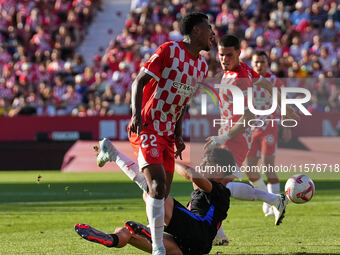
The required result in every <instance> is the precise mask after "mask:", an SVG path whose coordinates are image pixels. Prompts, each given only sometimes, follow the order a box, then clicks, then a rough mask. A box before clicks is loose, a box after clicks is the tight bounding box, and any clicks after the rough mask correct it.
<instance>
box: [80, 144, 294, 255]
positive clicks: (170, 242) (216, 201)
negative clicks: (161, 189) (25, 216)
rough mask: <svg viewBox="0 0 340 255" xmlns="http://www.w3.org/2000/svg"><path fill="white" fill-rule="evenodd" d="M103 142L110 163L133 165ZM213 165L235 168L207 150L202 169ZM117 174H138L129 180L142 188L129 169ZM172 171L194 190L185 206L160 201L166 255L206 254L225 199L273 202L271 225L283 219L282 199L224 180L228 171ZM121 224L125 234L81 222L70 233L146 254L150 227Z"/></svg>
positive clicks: (226, 155) (228, 158) (227, 157)
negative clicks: (184, 179)
mask: <svg viewBox="0 0 340 255" xmlns="http://www.w3.org/2000/svg"><path fill="white" fill-rule="evenodd" d="M104 140H105V139H104ZM107 141H108V140H107ZM106 144H107V147H106V148H105V149H104V151H103V153H106V154H107V157H110V160H111V161H115V162H116V163H117V164H118V165H119V166H120V165H122V162H120V161H122V160H124V161H125V165H137V163H136V162H133V161H132V160H131V159H129V158H128V157H126V156H123V154H122V153H121V152H119V151H118V150H117V149H116V148H115V147H114V146H113V145H112V143H111V142H110V141H108V142H106ZM122 156H123V157H122ZM216 165H219V166H221V165H223V166H231V167H233V166H235V160H234V158H233V155H232V153H230V152H229V151H227V150H225V149H222V148H212V149H209V150H207V151H206V152H205V157H204V161H203V162H202V165H201V166H202V167H206V168H209V167H211V166H216ZM122 170H123V171H124V173H125V174H127V175H128V176H129V177H130V176H133V175H134V176H139V178H134V181H135V182H136V183H137V184H138V186H139V187H141V188H142V189H143V190H144V191H146V190H147V188H148V187H147V185H146V180H144V181H143V179H145V177H144V175H143V174H141V173H140V172H139V171H136V169H131V168H122ZM176 171H177V172H178V173H179V174H180V175H182V176H183V177H184V178H186V179H188V180H190V181H192V182H193V184H194V186H195V187H196V189H195V190H194V191H193V192H192V194H191V200H190V201H189V203H188V208H186V207H184V206H183V205H181V204H180V203H179V202H177V201H176V200H175V199H174V198H172V197H167V198H166V200H165V218H164V219H165V220H164V224H165V225H166V228H165V232H167V233H169V234H171V235H164V244H165V248H166V254H168V255H169V254H195V255H196V254H207V253H209V251H210V250H211V247H212V241H213V239H214V238H215V236H216V232H217V230H218V229H219V227H220V225H221V223H222V221H223V220H224V219H225V218H226V216H227V211H228V209H229V202H230V196H233V197H235V198H238V199H244V200H255V199H260V200H263V201H267V202H268V203H270V204H272V205H273V206H274V208H275V209H274V211H275V212H277V213H278V218H277V221H276V223H275V224H276V225H278V224H280V223H281V220H282V219H283V217H284V212H285V207H286V204H287V200H286V198H285V195H282V196H278V195H275V194H270V193H267V192H264V191H262V190H258V189H255V188H252V187H251V186H250V185H247V184H244V183H235V182H228V181H227V179H226V178H225V177H226V176H228V175H230V174H231V173H230V172H227V171H225V172H223V171H221V172H219V173H214V176H211V175H210V176H209V179H208V178H207V177H208V176H206V175H201V174H200V173H198V172H196V171H195V170H194V169H193V168H191V167H189V166H185V165H182V164H176ZM203 172H205V171H203ZM227 182H228V183H227ZM240 185H243V186H245V187H247V191H246V192H245V189H240V188H239V187H240ZM125 225H126V227H127V228H128V229H129V230H130V231H129V230H128V229H127V228H118V229H116V231H115V233H114V234H106V233H103V232H101V231H99V230H96V229H94V228H92V227H90V226H89V225H85V224H77V225H76V226H75V230H76V231H77V232H78V234H79V235H80V236H82V237H83V238H84V239H86V240H89V241H93V242H97V243H100V244H103V245H105V246H107V247H117V248H121V247H123V246H125V245H126V244H127V243H130V244H131V245H133V246H135V247H137V248H139V249H142V250H144V251H147V252H151V250H152V249H151V242H152V241H151V238H150V232H149V229H148V228H146V227H145V226H143V225H142V224H139V223H136V222H131V221H128V222H126V223H125ZM187 226H190V228H188V227H187ZM130 232H131V233H130Z"/></svg>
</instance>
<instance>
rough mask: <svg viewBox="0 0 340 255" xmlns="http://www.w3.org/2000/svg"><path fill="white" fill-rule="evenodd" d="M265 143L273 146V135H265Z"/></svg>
mask: <svg viewBox="0 0 340 255" xmlns="http://www.w3.org/2000/svg"><path fill="white" fill-rule="evenodd" d="M266 138H267V143H268V144H274V136H273V135H267V137H266Z"/></svg>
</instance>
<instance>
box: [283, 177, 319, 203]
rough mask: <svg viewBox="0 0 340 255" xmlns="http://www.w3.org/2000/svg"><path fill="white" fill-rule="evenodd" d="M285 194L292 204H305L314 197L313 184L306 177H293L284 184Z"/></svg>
mask: <svg viewBox="0 0 340 255" xmlns="http://www.w3.org/2000/svg"><path fill="white" fill-rule="evenodd" d="M285 192H286V196H287V197H288V199H289V200H290V201H292V202H293V203H296V204H302V203H306V202H308V201H309V200H311V199H312V197H313V195H314V192H315V186H314V182H313V181H312V179H311V178H310V177H309V176H307V175H304V174H297V175H293V176H292V177H290V178H289V179H288V180H287V182H286V185H285Z"/></svg>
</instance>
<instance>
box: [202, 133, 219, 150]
mask: <svg viewBox="0 0 340 255" xmlns="http://www.w3.org/2000/svg"><path fill="white" fill-rule="evenodd" d="M205 141H206V143H205V144H204V147H203V149H204V150H207V149H209V148H212V147H215V146H218V145H219V144H217V143H216V139H215V136H209V137H207V139H205Z"/></svg>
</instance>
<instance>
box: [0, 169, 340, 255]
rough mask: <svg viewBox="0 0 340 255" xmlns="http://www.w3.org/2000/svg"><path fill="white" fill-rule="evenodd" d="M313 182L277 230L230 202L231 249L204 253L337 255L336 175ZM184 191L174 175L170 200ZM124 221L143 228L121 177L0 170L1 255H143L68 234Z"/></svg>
mask: <svg viewBox="0 0 340 255" xmlns="http://www.w3.org/2000/svg"><path fill="white" fill-rule="evenodd" d="M38 176H41V177H40V178H38ZM288 176H289V174H288ZM285 177H287V175H286V176H285ZM38 179H39V181H38ZM313 179H314V182H315V185H316V194H315V196H314V198H313V200H312V201H310V202H308V203H307V204H302V205H297V204H292V203H290V204H289V205H288V207H287V210H286V218H285V219H284V221H283V223H282V224H281V225H280V226H278V227H276V226H274V219H273V217H264V216H263V213H262V203H260V202H258V201H255V202H251V201H239V200H235V199H232V200H231V207H230V210H229V213H228V218H227V220H225V221H224V222H223V227H224V230H225V232H226V233H227V235H228V237H229V239H230V245H229V246H228V247H214V248H213V250H212V251H211V253H210V254H340V176H339V174H338V175H337V176H332V177H329V178H316V177H314V178H313ZM283 187H284V179H283V181H282V183H281V189H283ZM190 192H191V184H190V183H189V182H187V181H185V180H183V179H182V178H181V177H179V176H175V179H174V183H173V186H172V192H171V195H173V196H174V197H176V198H177V199H178V200H179V201H181V202H182V203H186V202H187V201H188V199H189V194H190ZM130 219H131V220H136V221H139V222H141V223H146V214H145V208H144V203H143V201H142V199H141V191H140V190H139V189H138V187H137V186H136V185H135V184H133V183H131V182H130V181H129V180H128V179H127V177H125V176H124V175H123V174H121V173H60V172H50V171H49V172H43V171H40V172H38V171H32V172H0V254H1V255H7V254H9V255H12V254H13V255H17V254H25V255H26V254H34V255H38V254H39V255H40V254H61V255H68V254H69V255H74V254H89V255H92V254H124V255H125V254H143V252H142V251H139V250H137V249H135V248H134V247H132V246H126V247H124V248H123V249H108V248H106V247H103V246H101V245H98V244H94V243H90V242H87V241H85V240H82V239H81V238H80V237H79V236H78V235H77V234H76V232H75V231H74V229H73V226H74V224H76V223H88V224H90V225H92V226H94V227H96V228H98V229H100V230H103V231H105V232H112V231H113V230H114V229H115V227H118V226H122V224H123V222H124V221H125V220H130ZM188 227H189V226H188Z"/></svg>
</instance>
